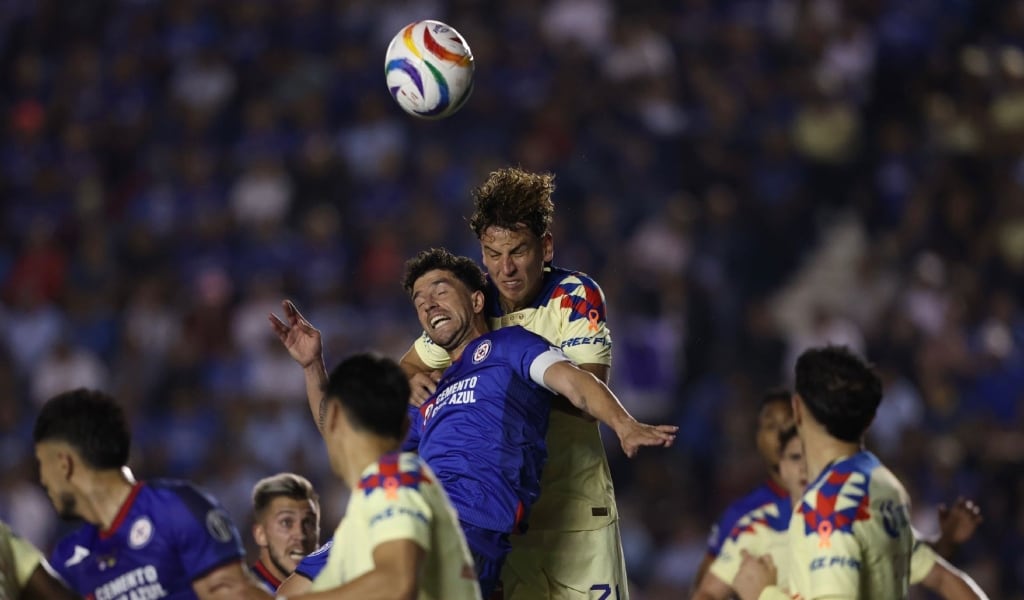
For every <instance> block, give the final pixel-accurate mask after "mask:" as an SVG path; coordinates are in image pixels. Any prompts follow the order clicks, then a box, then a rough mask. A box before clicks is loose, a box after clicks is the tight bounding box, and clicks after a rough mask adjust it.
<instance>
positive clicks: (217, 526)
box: [51, 481, 244, 600]
mask: <svg viewBox="0 0 1024 600" xmlns="http://www.w3.org/2000/svg"><path fill="white" fill-rule="evenodd" d="M243 557H244V551H243V550H242V541H241V538H240V537H239V535H238V530H236V529H235V526H234V525H233V524H232V522H231V519H230V518H228V515H227V513H226V512H225V511H224V509H223V508H221V507H220V505H219V504H217V502H216V501H215V500H213V499H212V498H210V497H209V496H207V495H206V494H204V493H202V492H200V491H199V490H197V489H196V488H194V487H193V486H192V485H191V484H188V483H185V482H178V481H158V482H148V483H137V484H135V485H134V486H133V487H132V491H131V494H129V496H128V498H127V500H125V502H124V505H123V506H122V507H121V510H120V511H119V512H118V514H117V517H116V518H115V519H114V522H113V523H112V524H111V526H110V528H109V529H104V530H100V529H99V528H97V527H96V526H95V525H92V524H86V525H83V526H82V527H80V528H79V529H78V530H77V531H75V532H74V533H72V534H70V535H68V536H67V537H65V538H64V539H63V540H61V541H60V543H59V544H58V545H57V548H56V549H55V550H54V552H53V556H52V561H51V562H52V564H53V567H54V568H55V569H56V570H57V572H58V573H59V574H60V575H61V577H63V578H64V580H65V581H66V582H67V583H68V584H69V585H70V586H71V588H72V589H73V590H75V591H76V592H78V593H79V594H81V595H82V596H84V597H85V598H88V599H90V600H131V599H135V598H172V599H185V598H196V594H195V593H194V592H193V590H192V582H193V581H194V580H196V579H200V578H202V577H203V576H204V575H206V574H208V573H210V572H211V571H213V570H214V569H216V568H218V567H221V566H223V565H226V564H229V563H232V562H240V561H241V560H242V559H243Z"/></svg>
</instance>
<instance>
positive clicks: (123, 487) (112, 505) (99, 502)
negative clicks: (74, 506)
mask: <svg viewBox="0 0 1024 600" xmlns="http://www.w3.org/2000/svg"><path fill="white" fill-rule="evenodd" d="M134 484H135V481H134V480H132V479H130V478H129V477H128V476H127V475H126V474H125V473H124V472H123V471H121V470H112V471H97V472H96V473H95V475H94V476H93V477H92V478H91V480H90V481H89V484H88V485H87V486H85V487H84V489H83V490H82V500H81V503H80V505H79V507H78V513H79V514H80V515H81V517H82V518H83V519H85V520H86V521H88V522H89V523H92V524H93V525H95V526H97V527H98V528H100V529H101V530H105V529H109V528H110V526H111V525H113V523H114V519H116V518H117V515H118V513H119V512H121V507H122V506H124V503H125V502H126V501H127V500H128V496H129V495H130V494H131V493H132V486H133V485H134Z"/></svg>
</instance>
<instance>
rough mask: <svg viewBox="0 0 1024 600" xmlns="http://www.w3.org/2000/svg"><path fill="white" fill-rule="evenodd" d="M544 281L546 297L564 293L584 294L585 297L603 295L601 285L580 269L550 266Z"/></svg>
mask: <svg viewBox="0 0 1024 600" xmlns="http://www.w3.org/2000/svg"><path fill="white" fill-rule="evenodd" d="M546 283H547V285H545V286H544V287H545V290H544V291H546V292H547V294H546V295H547V297H548V298H557V297H560V296H564V295H581V296H582V295H586V296H587V297H590V296H592V295H597V296H603V295H604V293H603V292H602V291H601V286H600V285H598V283H597V282H596V281H594V279H593V278H592V277H590V276H589V275H587V274H586V273H584V272H582V271H572V270H569V269H562V268H560V267H551V270H550V271H549V273H548V278H547V281H546Z"/></svg>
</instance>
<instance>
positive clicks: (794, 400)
mask: <svg viewBox="0 0 1024 600" xmlns="http://www.w3.org/2000/svg"><path fill="white" fill-rule="evenodd" d="M789 403H790V406H791V407H792V409H793V424H794V425H796V426H797V427H800V426H801V425H802V424H803V418H804V415H803V400H802V399H801V398H800V394H797V393H796V392H794V393H793V395H792V396H790V400H789Z"/></svg>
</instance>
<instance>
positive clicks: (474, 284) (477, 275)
mask: <svg viewBox="0 0 1024 600" xmlns="http://www.w3.org/2000/svg"><path fill="white" fill-rule="evenodd" d="M435 269H440V270H442V271H449V272H450V273H451V274H452V275H455V277H456V279H458V280H459V281H461V282H462V283H464V284H466V287H468V288H469V290H470V291H471V292H482V291H484V289H485V288H486V287H487V279H486V278H485V277H484V272H483V271H482V270H481V269H480V266H479V265H477V264H476V263H475V262H473V259H472V258H467V257H465V256H456V255H454V254H452V253H451V252H449V251H447V250H445V249H444V248H431V249H430V250H424V251H423V252H420V253H419V254H417V255H416V258H412V259H409V261H407V262H406V263H405V277H404V278H403V279H402V286H403V287H404V288H405V291H406V292H409V293H412V287H413V285H415V284H416V280H417V279H419V278H420V277H423V275H424V274H425V273H428V272H430V271H433V270H435Z"/></svg>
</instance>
